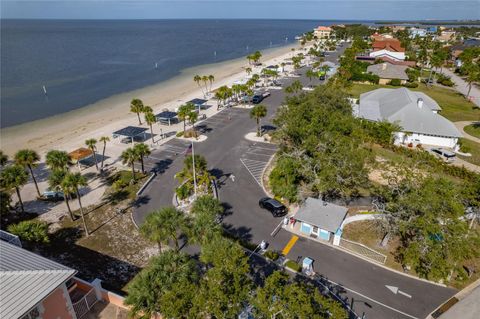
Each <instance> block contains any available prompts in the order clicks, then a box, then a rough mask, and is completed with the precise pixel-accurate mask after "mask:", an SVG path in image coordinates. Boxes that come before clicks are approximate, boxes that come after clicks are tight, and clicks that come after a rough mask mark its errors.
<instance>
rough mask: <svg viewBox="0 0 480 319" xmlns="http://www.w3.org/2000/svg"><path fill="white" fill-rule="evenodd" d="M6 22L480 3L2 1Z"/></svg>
mask: <svg viewBox="0 0 480 319" xmlns="http://www.w3.org/2000/svg"><path fill="white" fill-rule="evenodd" d="M0 9H1V15H0V16H1V18H24V19H29V18H35V19H177V18H183V19H188V18H202V19H203V18H214V19H218V18H224V19H228V18H262V19H263V18H268V19H325V20H332V19H338V20H342V19H343V20H379V19H383V20H392V19H396V20H397V19H398V20H408V19H412V20H420V19H421V20H425V19H448V20H457V19H480V1H479V0H474V1H471V0H466V1H463V0H459V1H456V0H310V1H300V0H299V1H295V0H196V1H189V0H170V1H165V0H136V1H135V0H63V1H58V0H53V1H51V0H1V7H0Z"/></svg>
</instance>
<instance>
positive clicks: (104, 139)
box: [99, 136, 110, 168]
mask: <svg viewBox="0 0 480 319" xmlns="http://www.w3.org/2000/svg"><path fill="white" fill-rule="evenodd" d="M99 141H100V142H103V151H102V165H101V168H103V162H104V160H105V149H106V148H107V142H109V141H110V138H109V137H108V136H102V137H100V139H99Z"/></svg>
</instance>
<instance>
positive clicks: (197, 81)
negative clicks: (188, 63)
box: [193, 74, 205, 96]
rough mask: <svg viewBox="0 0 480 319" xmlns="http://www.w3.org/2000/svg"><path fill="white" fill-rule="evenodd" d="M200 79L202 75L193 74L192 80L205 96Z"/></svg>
mask: <svg viewBox="0 0 480 319" xmlns="http://www.w3.org/2000/svg"><path fill="white" fill-rule="evenodd" d="M201 81H202V77H201V76H200V75H198V74H195V75H194V76H193V82H195V83H197V85H198V87H199V88H200V89H201V90H202V94H203V95H204V96H205V93H203V88H202V86H201V85H200V82H201Z"/></svg>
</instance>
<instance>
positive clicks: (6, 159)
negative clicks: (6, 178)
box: [0, 150, 8, 166]
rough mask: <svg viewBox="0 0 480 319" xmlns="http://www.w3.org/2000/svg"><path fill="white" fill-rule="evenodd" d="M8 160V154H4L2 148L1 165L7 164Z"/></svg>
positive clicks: (0, 151) (0, 153) (0, 154)
mask: <svg viewBox="0 0 480 319" xmlns="http://www.w3.org/2000/svg"><path fill="white" fill-rule="evenodd" d="M7 162H8V155H7V154H3V151H2V150H0V166H5V164H7Z"/></svg>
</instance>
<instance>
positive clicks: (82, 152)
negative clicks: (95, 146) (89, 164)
mask: <svg viewBox="0 0 480 319" xmlns="http://www.w3.org/2000/svg"><path fill="white" fill-rule="evenodd" d="M92 154H93V151H92V150H91V149H89V148H85V147H80V148H77V149H76V150H74V151H72V152H70V153H68V156H69V157H70V158H71V159H72V160H74V161H79V160H81V159H84V158H87V157H89V156H92Z"/></svg>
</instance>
